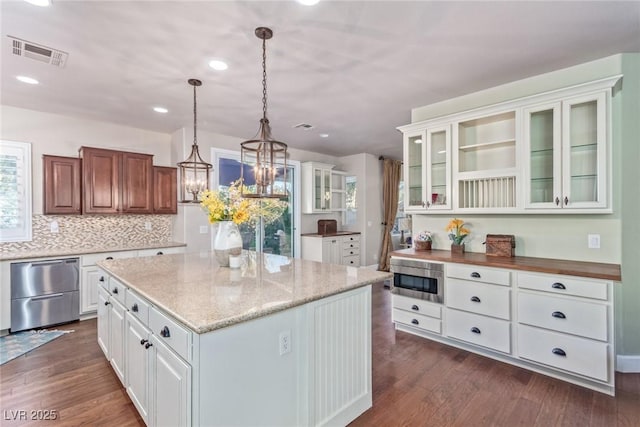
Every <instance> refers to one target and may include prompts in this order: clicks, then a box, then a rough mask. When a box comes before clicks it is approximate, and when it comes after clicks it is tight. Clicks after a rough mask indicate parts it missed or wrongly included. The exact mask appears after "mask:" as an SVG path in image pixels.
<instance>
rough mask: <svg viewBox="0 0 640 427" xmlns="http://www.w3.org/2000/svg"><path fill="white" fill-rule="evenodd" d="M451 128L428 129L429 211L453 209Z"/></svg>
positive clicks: (427, 195) (427, 182)
mask: <svg viewBox="0 0 640 427" xmlns="http://www.w3.org/2000/svg"><path fill="white" fill-rule="evenodd" d="M450 129H451V127H450V126H449V125H444V126H438V127H432V128H429V129H427V145H426V156H427V163H426V164H427V166H428V170H427V171H426V176H427V181H426V185H427V194H426V197H427V200H426V205H427V208H428V209H429V210H434V209H436V210H438V209H444V210H449V209H451V131H450Z"/></svg>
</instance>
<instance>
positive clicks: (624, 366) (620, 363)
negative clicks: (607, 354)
mask: <svg viewBox="0 0 640 427" xmlns="http://www.w3.org/2000/svg"><path fill="white" fill-rule="evenodd" d="M616 371H618V372H623V373H640V356H625V355H621V354H619V355H617V356H616Z"/></svg>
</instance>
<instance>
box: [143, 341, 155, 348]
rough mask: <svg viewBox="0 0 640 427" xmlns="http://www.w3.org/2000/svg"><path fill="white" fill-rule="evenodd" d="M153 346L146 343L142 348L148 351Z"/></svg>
mask: <svg viewBox="0 0 640 427" xmlns="http://www.w3.org/2000/svg"><path fill="white" fill-rule="evenodd" d="M152 345H153V344H151V343H150V342H148V343H146V344H145V345H144V348H146V349H147V350H148V349H149V347H151V346H152Z"/></svg>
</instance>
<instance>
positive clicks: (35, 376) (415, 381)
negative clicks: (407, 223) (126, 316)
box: [0, 284, 640, 427]
mask: <svg viewBox="0 0 640 427" xmlns="http://www.w3.org/2000/svg"><path fill="white" fill-rule="evenodd" d="M390 311H391V299H390V295H389V291H388V290H386V289H383V287H382V285H381V284H376V285H374V292H373V313H374V314H373V407H372V408H371V409H369V410H368V411H367V412H365V413H364V414H363V415H362V416H360V417H359V418H358V419H357V420H355V421H354V422H353V423H352V424H351V425H352V426H516V425H522V426H570V425H576V426H578V425H579V426H607V427H609V426H638V425H640V374H617V378H616V384H617V391H616V397H611V396H607V395H604V394H602V393H598V392H594V391H591V390H588V389H586V388H583V387H578V386H574V385H571V384H568V383H565V382H563V381H559V380H555V379H553V378H549V377H546V376H543V375H540V374H536V373H533V372H529V371H527V370H524V369H521V368H517V367H514V366H511V365H508V364H504V363H501V362H497V361H494V360H491V359H488V358H485V357H482V356H477V355H475V354H472V353H468V352H466V351H464V350H458V349H456V348H453V347H449V346H445V345H442V344H438V343H435V342H433V341H429V340H426V339H423V338H419V337H416V336H413V335H410V334H406V333H404V332H396V331H395V330H394V328H393V324H392V323H391V314H390ZM59 329H74V330H75V332H74V333H71V334H67V335H64V336H62V337H60V338H58V339H56V340H54V341H52V342H50V343H48V344H46V345H44V346H42V347H40V348H38V349H36V350H34V351H32V352H30V353H27V354H26V355H24V356H21V357H19V358H17V359H15V360H12V361H10V362H8V363H7V364H5V365H3V366H1V367H0V388H1V391H0V425H2V426H14V425H21V426H24V425H38V426H40V425H43V426H44V425H56V426H84V425H92V426H111V425H119V426H142V425H144V423H143V421H142V419H141V418H140V417H139V415H138V413H137V411H136V409H135V407H134V406H133V404H132V403H131V401H130V400H129V398H128V397H127V394H126V392H125V390H124V389H123V387H122V385H121V384H120V381H119V380H118V379H117V377H116V375H115V374H114V372H113V370H112V369H111V366H110V365H109V364H108V363H107V361H106V360H105V358H104V356H103V354H102V351H101V350H100V348H99V347H98V344H97V342H96V321H95V320H88V321H84V322H76V323H72V324H69V325H65V326H63V327H59ZM39 409H41V410H55V411H57V415H58V417H57V418H58V419H57V420H55V421H37V420H31V419H30V418H31V417H30V416H31V411H32V410H34V411H35V410H39ZM20 410H24V411H27V412H26V415H27V418H28V420H26V421H20V420H11V418H12V416H13V415H15V414H16V413H17V412H16V411H20Z"/></svg>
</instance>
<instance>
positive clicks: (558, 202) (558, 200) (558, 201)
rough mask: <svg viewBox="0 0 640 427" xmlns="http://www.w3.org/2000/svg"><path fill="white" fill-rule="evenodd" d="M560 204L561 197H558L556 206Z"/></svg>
mask: <svg viewBox="0 0 640 427" xmlns="http://www.w3.org/2000/svg"><path fill="white" fill-rule="evenodd" d="M559 204H560V199H559V198H558V197H556V206H558V205H559Z"/></svg>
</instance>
